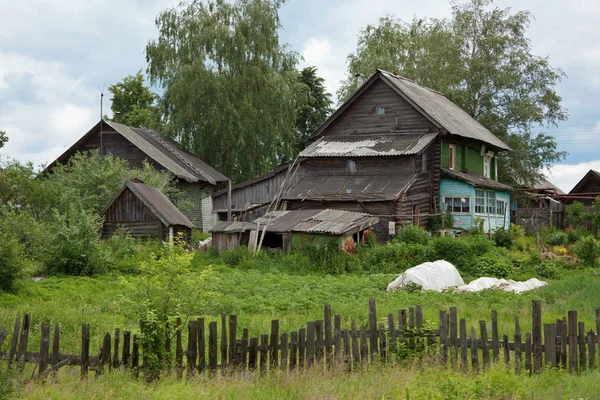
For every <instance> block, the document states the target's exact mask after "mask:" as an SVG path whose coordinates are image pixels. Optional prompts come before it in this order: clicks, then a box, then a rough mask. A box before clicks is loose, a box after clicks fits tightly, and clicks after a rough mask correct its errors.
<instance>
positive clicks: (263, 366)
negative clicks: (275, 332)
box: [260, 335, 269, 374]
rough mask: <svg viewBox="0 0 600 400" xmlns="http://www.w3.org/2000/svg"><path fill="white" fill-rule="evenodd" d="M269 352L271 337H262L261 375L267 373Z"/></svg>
mask: <svg viewBox="0 0 600 400" xmlns="http://www.w3.org/2000/svg"><path fill="white" fill-rule="evenodd" d="M268 352H269V335H261V336H260V373H261V374H266V373H267V353H268Z"/></svg>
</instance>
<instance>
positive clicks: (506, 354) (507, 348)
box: [502, 335, 510, 367]
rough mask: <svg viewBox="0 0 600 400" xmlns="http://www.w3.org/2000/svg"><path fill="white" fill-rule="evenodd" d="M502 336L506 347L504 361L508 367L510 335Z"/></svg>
mask: <svg viewBox="0 0 600 400" xmlns="http://www.w3.org/2000/svg"><path fill="white" fill-rule="evenodd" d="M502 338H503V347H504V363H505V364H506V366H507V367H508V366H509V365H510V348H509V343H508V335H504V336H503V337H502Z"/></svg>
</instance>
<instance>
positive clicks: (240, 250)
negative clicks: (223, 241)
mask: <svg viewBox="0 0 600 400" xmlns="http://www.w3.org/2000/svg"><path fill="white" fill-rule="evenodd" d="M249 254H250V252H249V251H248V248H247V247H245V246H239V247H236V248H235V249H231V250H225V251H224V252H222V253H221V261H222V262H223V264H225V265H228V266H230V267H237V266H238V265H240V264H241V263H242V261H243V260H244V259H245V258H246V257H248V255H249Z"/></svg>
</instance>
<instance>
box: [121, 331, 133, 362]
mask: <svg viewBox="0 0 600 400" xmlns="http://www.w3.org/2000/svg"><path fill="white" fill-rule="evenodd" d="M121 355H122V357H121V365H122V366H123V367H124V368H129V367H130V365H129V363H130V362H131V332H129V331H124V332H123V351H122V353H121Z"/></svg>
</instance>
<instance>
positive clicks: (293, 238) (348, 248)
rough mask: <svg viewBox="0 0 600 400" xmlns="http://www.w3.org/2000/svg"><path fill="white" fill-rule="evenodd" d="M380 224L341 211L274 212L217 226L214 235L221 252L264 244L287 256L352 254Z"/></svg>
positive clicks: (370, 219) (363, 214)
mask: <svg viewBox="0 0 600 400" xmlns="http://www.w3.org/2000/svg"><path fill="white" fill-rule="evenodd" d="M377 222H378V218H377V217H373V216H371V215H369V214H365V213H356V212H350V211H342V210H329V209H327V210H317V209H312V210H296V211H272V212H270V213H267V214H266V215H264V216H262V217H260V218H257V219H255V220H254V221H253V222H241V221H221V222H217V224H216V225H215V226H214V227H213V228H212V229H211V232H212V240H213V247H214V248H216V249H217V251H218V252H222V251H224V250H230V249H233V248H236V247H238V246H248V247H249V248H250V249H254V248H256V247H257V246H258V245H259V244H261V245H262V248H266V249H272V250H282V251H286V252H289V251H301V250H303V249H305V248H306V247H307V246H309V245H312V246H317V247H329V248H337V249H340V250H343V251H345V252H347V253H352V252H354V250H355V249H356V246H357V245H358V244H359V243H365V242H366V241H367V239H368V236H369V234H370V232H371V228H372V227H373V226H374V225H376V224H377ZM263 231H264V233H263ZM262 235H264V237H261V236H262Z"/></svg>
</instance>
